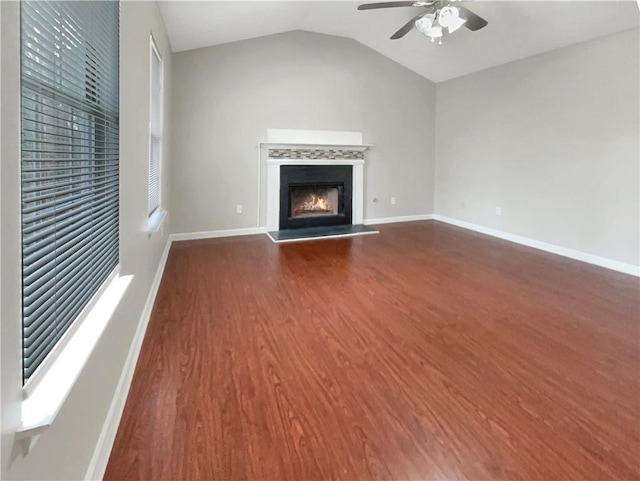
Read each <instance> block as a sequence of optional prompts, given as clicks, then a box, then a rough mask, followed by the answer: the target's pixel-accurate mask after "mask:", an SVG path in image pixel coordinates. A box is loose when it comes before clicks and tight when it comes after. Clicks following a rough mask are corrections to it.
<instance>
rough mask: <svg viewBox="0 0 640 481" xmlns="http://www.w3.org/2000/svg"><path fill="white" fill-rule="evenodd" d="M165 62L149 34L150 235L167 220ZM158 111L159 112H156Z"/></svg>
mask: <svg viewBox="0 0 640 481" xmlns="http://www.w3.org/2000/svg"><path fill="white" fill-rule="evenodd" d="M154 56H155V57H156V58H157V61H158V64H159V69H160V71H159V75H158V76H159V78H158V92H157V104H156V103H154V69H153V64H154ZM163 100H164V60H163V59H162V55H160V49H159V48H158V46H157V44H156V41H155V39H154V38H153V33H150V34H149V158H148V164H147V174H148V175H147V215H148V231H149V233H150V234H152V233H154V232H156V231H157V230H159V228H160V226H161V224H162V222H163V221H164V219H165V216H166V212H165V210H164V209H163V208H162V164H163V162H162V159H163V153H164V101H163ZM155 109H157V112H156V111H155ZM156 113H157V116H158V135H157V139H156V140H157V165H156V179H155V181H156V184H157V185H156V188H157V197H158V198H157V204H156V205H155V206H154V208H153V210H152V209H151V185H152V184H151V183H152V180H153V179H152V174H153V169H152V161H153V157H152V153H153V149H152V144H153V141H154V138H153V136H154V132H153V119H154V116H155V114H156Z"/></svg>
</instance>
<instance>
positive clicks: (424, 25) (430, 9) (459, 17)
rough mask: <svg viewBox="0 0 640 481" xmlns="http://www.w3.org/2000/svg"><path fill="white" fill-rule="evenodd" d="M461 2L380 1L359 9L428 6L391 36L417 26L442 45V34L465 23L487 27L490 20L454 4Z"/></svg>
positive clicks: (446, 0) (401, 33) (468, 26)
mask: <svg viewBox="0 0 640 481" xmlns="http://www.w3.org/2000/svg"><path fill="white" fill-rule="evenodd" d="M454 3H455V4H457V3H459V1H456V0H429V1H426V2H421V1H416V2H412V1H408V2H405V1H400V2H380V3H365V4H363V5H360V6H358V10H374V9H378V8H392V7H419V8H426V10H422V11H421V12H420V13H419V14H418V15H416V16H415V17H413V18H412V19H411V20H409V21H408V22H407V23H406V24H405V25H403V26H402V28H401V29H400V30H398V31H397V32H396V33H394V34H393V35H392V36H391V39H392V40H397V39H399V38H402V37H404V36H405V35H406V34H408V33H409V32H410V31H411V29H412V28H414V27H415V29H416V30H418V31H419V32H420V33H422V34H424V35H426V36H427V37H430V38H431V41H432V42H435V41H436V39H438V43H439V44H440V45H442V36H443V35H444V34H445V33H447V34H451V33H453V32H455V31H456V30H458V29H459V28H460V27H462V26H463V25H464V26H465V27H467V28H468V29H469V30H471V31H473V32H475V31H476V30H480V29H481V28H483V27H486V26H487V24H488V23H489V22H487V21H486V20H485V19H484V18H482V17H480V16H479V15H476V14H475V13H473V12H472V11H471V10H469V9H467V8H465V7H462V6H458V5H454Z"/></svg>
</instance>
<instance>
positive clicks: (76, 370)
mask: <svg viewBox="0 0 640 481" xmlns="http://www.w3.org/2000/svg"><path fill="white" fill-rule="evenodd" d="M119 271H120V268H119V266H118V267H116V268H115V269H114V271H113V272H112V273H111V275H110V277H109V278H108V279H107V280H106V281H105V282H104V283H103V285H102V287H101V288H100V289H99V290H98V292H96V293H95V294H94V296H93V297H92V299H91V300H90V301H89V303H88V304H87V306H85V308H84V309H83V310H82V312H81V313H80V315H79V316H78V317H77V318H76V320H75V321H74V322H73V324H72V326H71V327H70V328H69V329H68V330H67V332H66V333H65V334H64V336H63V337H62V338H61V339H60V341H59V342H58V344H57V345H56V347H55V348H54V349H53V350H52V351H51V352H50V353H49V355H48V356H47V360H46V361H47V362H43V363H42V364H41V365H40V366H38V369H36V371H35V372H34V373H33V375H32V376H31V377H30V378H29V380H28V381H27V383H26V384H25V385H24V387H23V388H22V393H23V398H24V399H23V401H22V406H21V407H22V423H21V426H20V427H19V428H18V430H17V433H16V438H17V439H23V440H24V439H29V438H32V437H34V436H37V435H38V434H40V433H42V432H43V431H44V430H46V429H47V428H48V427H49V426H51V424H52V423H53V421H54V419H55V417H56V415H57V414H58V411H59V410H60V408H61V407H62V405H63V404H64V401H65V399H66V398H67V396H68V394H69V392H70V391H71V389H72V388H73V385H74V384H75V382H76V380H77V379H78V377H79V376H80V373H81V372H82V370H83V368H84V366H85V364H86V363H87V361H88V360H89V358H90V357H91V354H92V353H93V350H94V349H95V347H96V345H97V344H98V342H99V341H100V338H101V337H102V334H103V332H104V330H105V328H106V327H107V325H108V324H109V321H110V320H111V318H112V317H113V314H114V312H115V310H116V308H117V307H118V305H119V304H120V301H121V300H122V298H123V297H124V295H125V293H126V291H127V288H128V287H129V285H130V283H131V281H132V279H133V276H132V275H128V276H120V275H119ZM27 451H28V449H27Z"/></svg>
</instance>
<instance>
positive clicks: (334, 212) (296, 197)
mask: <svg viewBox="0 0 640 481" xmlns="http://www.w3.org/2000/svg"><path fill="white" fill-rule="evenodd" d="M352 186H353V167H352V166H350V165H283V166H282V167H281V168H280V230H284V229H296V228H301V227H317V226H331V225H342V224H351V221H352V212H351V207H352V206H351V204H352V190H353V187H352Z"/></svg>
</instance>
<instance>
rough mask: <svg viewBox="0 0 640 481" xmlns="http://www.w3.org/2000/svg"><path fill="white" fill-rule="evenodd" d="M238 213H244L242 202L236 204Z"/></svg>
mask: <svg viewBox="0 0 640 481" xmlns="http://www.w3.org/2000/svg"><path fill="white" fill-rule="evenodd" d="M236 214H242V204H238V205H237V206H236Z"/></svg>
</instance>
